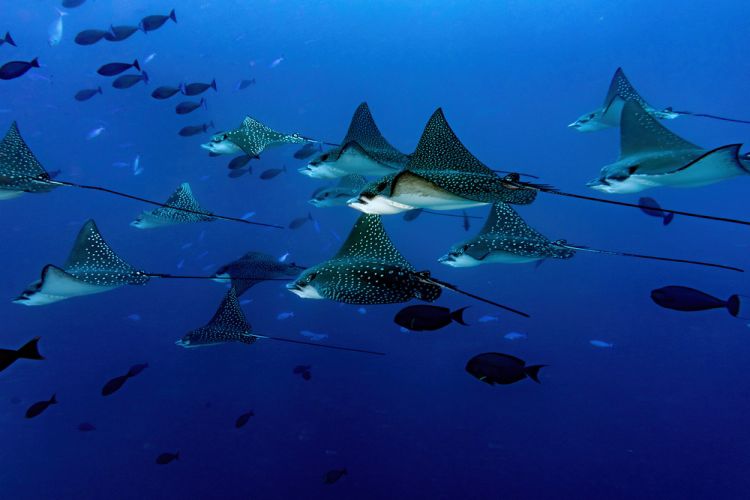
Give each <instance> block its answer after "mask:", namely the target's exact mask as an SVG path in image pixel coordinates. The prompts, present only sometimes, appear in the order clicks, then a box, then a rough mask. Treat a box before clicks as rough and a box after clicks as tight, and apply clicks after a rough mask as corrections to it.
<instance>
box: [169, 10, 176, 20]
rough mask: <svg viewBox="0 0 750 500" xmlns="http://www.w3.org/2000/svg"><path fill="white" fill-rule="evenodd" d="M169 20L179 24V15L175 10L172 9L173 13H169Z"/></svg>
mask: <svg viewBox="0 0 750 500" xmlns="http://www.w3.org/2000/svg"><path fill="white" fill-rule="evenodd" d="M169 18H170V19H171V20H172V21H174V22H177V14H176V13H175V11H174V9H172V11H171V12H170V13H169Z"/></svg>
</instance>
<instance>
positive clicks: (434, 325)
mask: <svg viewBox="0 0 750 500" xmlns="http://www.w3.org/2000/svg"><path fill="white" fill-rule="evenodd" d="M465 310H466V307H462V308H461V309H456V310H455V311H453V312H451V310H450V309H448V308H447V307H440V306H430V305H416V306H406V307H404V308H403V309H401V310H400V311H399V312H397V313H396V316H395V317H394V318H393V322H394V323H396V324H397V325H398V326H402V327H404V328H407V329H409V330H411V331H414V332H423V331H434V330H439V329H440V328H443V327H445V326H448V325H449V324H451V323H452V322H454V321H455V322H456V323H458V324H459V325H463V326H469V325H468V324H467V323H466V322H465V321H464V317H463V314H464V311H465Z"/></svg>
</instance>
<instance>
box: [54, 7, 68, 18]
mask: <svg viewBox="0 0 750 500" xmlns="http://www.w3.org/2000/svg"><path fill="white" fill-rule="evenodd" d="M55 10H56V11H57V13H58V14H59V15H60V17H62V16H67V15H68V13H67V12H65V11H64V10H60V9H59V8H57V7H55Z"/></svg>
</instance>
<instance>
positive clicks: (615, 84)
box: [604, 68, 650, 112]
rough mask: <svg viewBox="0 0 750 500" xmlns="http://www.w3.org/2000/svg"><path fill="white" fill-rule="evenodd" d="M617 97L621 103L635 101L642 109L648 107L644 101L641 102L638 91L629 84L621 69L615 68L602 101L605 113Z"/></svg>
mask: <svg viewBox="0 0 750 500" xmlns="http://www.w3.org/2000/svg"><path fill="white" fill-rule="evenodd" d="M618 97H619V98H620V99H622V100H623V101H635V102H637V103H638V104H640V105H641V106H642V107H643V108H644V109H648V108H649V107H650V106H649V105H648V104H647V103H646V101H644V100H643V98H642V97H641V95H640V94H639V93H638V91H637V90H635V87H633V86H632V85H631V84H630V81H629V80H628V77H627V76H625V72H624V71H623V70H622V68H617V70H616V71H615V74H614V76H613V77H612V81H611V82H610V83H609V90H608V91H607V97H606V98H605V99H604V110H605V112H606V110H607V109H608V108H609V107H610V106H611V105H612V103H613V102H615V99H617V98H618Z"/></svg>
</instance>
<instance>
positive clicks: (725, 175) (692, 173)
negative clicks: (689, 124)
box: [631, 149, 748, 187]
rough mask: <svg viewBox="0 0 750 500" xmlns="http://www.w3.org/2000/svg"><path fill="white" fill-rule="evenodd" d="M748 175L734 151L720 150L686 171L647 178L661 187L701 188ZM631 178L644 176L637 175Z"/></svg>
mask: <svg viewBox="0 0 750 500" xmlns="http://www.w3.org/2000/svg"><path fill="white" fill-rule="evenodd" d="M747 174H748V171H747V170H745V169H743V168H742V167H741V166H740V163H739V162H738V161H737V156H736V154H735V152H734V150H733V149H720V150H718V151H716V152H714V153H711V154H709V155H708V156H705V157H704V158H702V159H701V160H699V161H698V162H696V163H695V164H693V165H691V166H689V167H688V168H686V169H685V170H679V171H677V172H674V173H668V174H660V175H650V176H645V177H648V179H649V180H650V181H651V182H655V183H656V184H657V185H660V186H673V187H700V186H706V185H709V184H714V183H716V182H720V181H723V180H725V179H731V178H732V177H738V176H740V175H747ZM631 177H643V176H639V175H635V176H631Z"/></svg>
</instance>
